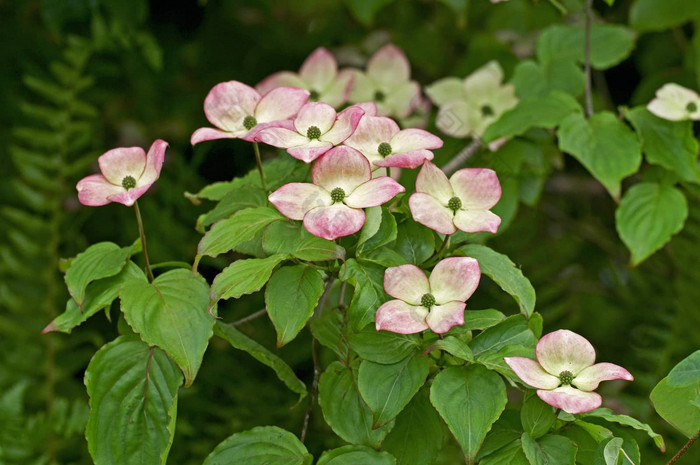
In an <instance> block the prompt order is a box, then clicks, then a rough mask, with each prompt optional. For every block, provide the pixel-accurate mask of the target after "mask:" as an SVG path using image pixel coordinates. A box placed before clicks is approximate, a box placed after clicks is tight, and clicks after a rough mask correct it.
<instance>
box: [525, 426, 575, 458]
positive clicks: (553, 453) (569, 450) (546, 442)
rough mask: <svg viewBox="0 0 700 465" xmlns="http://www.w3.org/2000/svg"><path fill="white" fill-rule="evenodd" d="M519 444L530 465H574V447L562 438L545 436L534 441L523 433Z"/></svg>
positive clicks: (569, 441)
mask: <svg viewBox="0 0 700 465" xmlns="http://www.w3.org/2000/svg"><path fill="white" fill-rule="evenodd" d="M521 442H522V446H523V452H525V457H527V460H528V462H530V465H550V464H557V465H574V462H575V460H576V445H575V444H574V443H573V442H571V440H569V439H567V438H565V437H564V436H554V435H552V436H545V437H543V438H542V439H540V440H539V441H535V440H534V439H533V438H532V437H530V435H529V434H527V433H523V435H522V437H521Z"/></svg>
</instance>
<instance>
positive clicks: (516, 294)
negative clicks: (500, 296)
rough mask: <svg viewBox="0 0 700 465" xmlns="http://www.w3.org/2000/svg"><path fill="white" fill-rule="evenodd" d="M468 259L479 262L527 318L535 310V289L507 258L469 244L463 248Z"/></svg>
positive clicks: (484, 247) (480, 266)
mask: <svg viewBox="0 0 700 465" xmlns="http://www.w3.org/2000/svg"><path fill="white" fill-rule="evenodd" d="M459 250H461V251H462V252H463V253H464V254H465V255H466V256H467V257H474V258H476V259H477V261H478V262H479V268H480V269H481V272H482V273H483V274H485V275H487V276H488V277H489V278H491V279H493V280H494V282H495V283H496V284H498V285H499V286H500V287H501V289H503V290H504V291H506V292H507V293H508V294H510V295H512V296H513V298H514V299H515V301H516V302H518V304H519V305H520V311H521V313H522V314H523V315H525V317H526V318H529V317H530V315H532V312H533V311H534V309H535V289H534V288H533V287H532V284H530V281H529V280H528V279H527V278H526V277H525V276H523V273H522V271H520V269H519V268H518V267H516V266H515V263H513V262H512V261H511V260H510V259H509V258H508V257H507V256H505V255H503V254H500V253H498V252H496V251H494V250H492V249H490V248H488V247H486V246H484V245H479V244H469V245H465V246H464V247H461V248H460V249H459Z"/></svg>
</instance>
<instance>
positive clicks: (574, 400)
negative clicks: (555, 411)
mask: <svg viewBox="0 0 700 465" xmlns="http://www.w3.org/2000/svg"><path fill="white" fill-rule="evenodd" d="M537 395H538V396H540V399H542V400H543V401H545V402H547V403H548V404H549V405H551V406H552V407H556V408H560V409H562V410H563V411H565V412H566V413H570V414H572V415H574V414H577V413H583V412H590V411H591V410H595V409H597V408H598V407H600V404H602V403H603V399H602V398H601V397H600V395H599V394H596V393H595V392H584V391H579V390H578V389H574V388H572V387H571V386H562V387H558V388H556V389H554V390H553V391H544V390H542V389H538V390H537Z"/></svg>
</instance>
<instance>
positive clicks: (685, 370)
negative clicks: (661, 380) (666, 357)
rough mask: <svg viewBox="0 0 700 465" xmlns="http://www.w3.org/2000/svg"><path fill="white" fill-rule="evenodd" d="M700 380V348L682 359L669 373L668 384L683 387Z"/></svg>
mask: <svg viewBox="0 0 700 465" xmlns="http://www.w3.org/2000/svg"><path fill="white" fill-rule="evenodd" d="M698 381H700V350H696V351H695V352H693V353H692V354H690V355H688V356H687V357H686V358H684V359H683V360H681V361H680V362H679V363H678V364H677V365H676V366H675V367H673V369H672V370H671V372H670V373H669V374H668V385H669V386H672V387H683V386H687V385H689V384H692V383H697V382H698Z"/></svg>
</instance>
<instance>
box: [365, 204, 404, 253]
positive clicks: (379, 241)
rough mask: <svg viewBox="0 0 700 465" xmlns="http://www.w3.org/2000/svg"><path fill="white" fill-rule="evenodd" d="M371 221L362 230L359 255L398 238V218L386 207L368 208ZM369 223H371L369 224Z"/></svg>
mask: <svg viewBox="0 0 700 465" xmlns="http://www.w3.org/2000/svg"><path fill="white" fill-rule="evenodd" d="M368 216H369V221H366V222H365V223H366V224H365V226H363V228H362V230H361V231H360V240H359V241H358V244H357V251H358V255H362V254H364V253H367V252H370V251H372V250H374V249H376V248H378V247H381V246H383V245H385V244H388V243H389V242H391V241H393V240H395V239H396V234H397V226H396V218H394V215H392V214H391V212H390V211H389V210H388V209H387V208H386V207H372V208H369V209H368ZM367 223H369V224H367Z"/></svg>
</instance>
